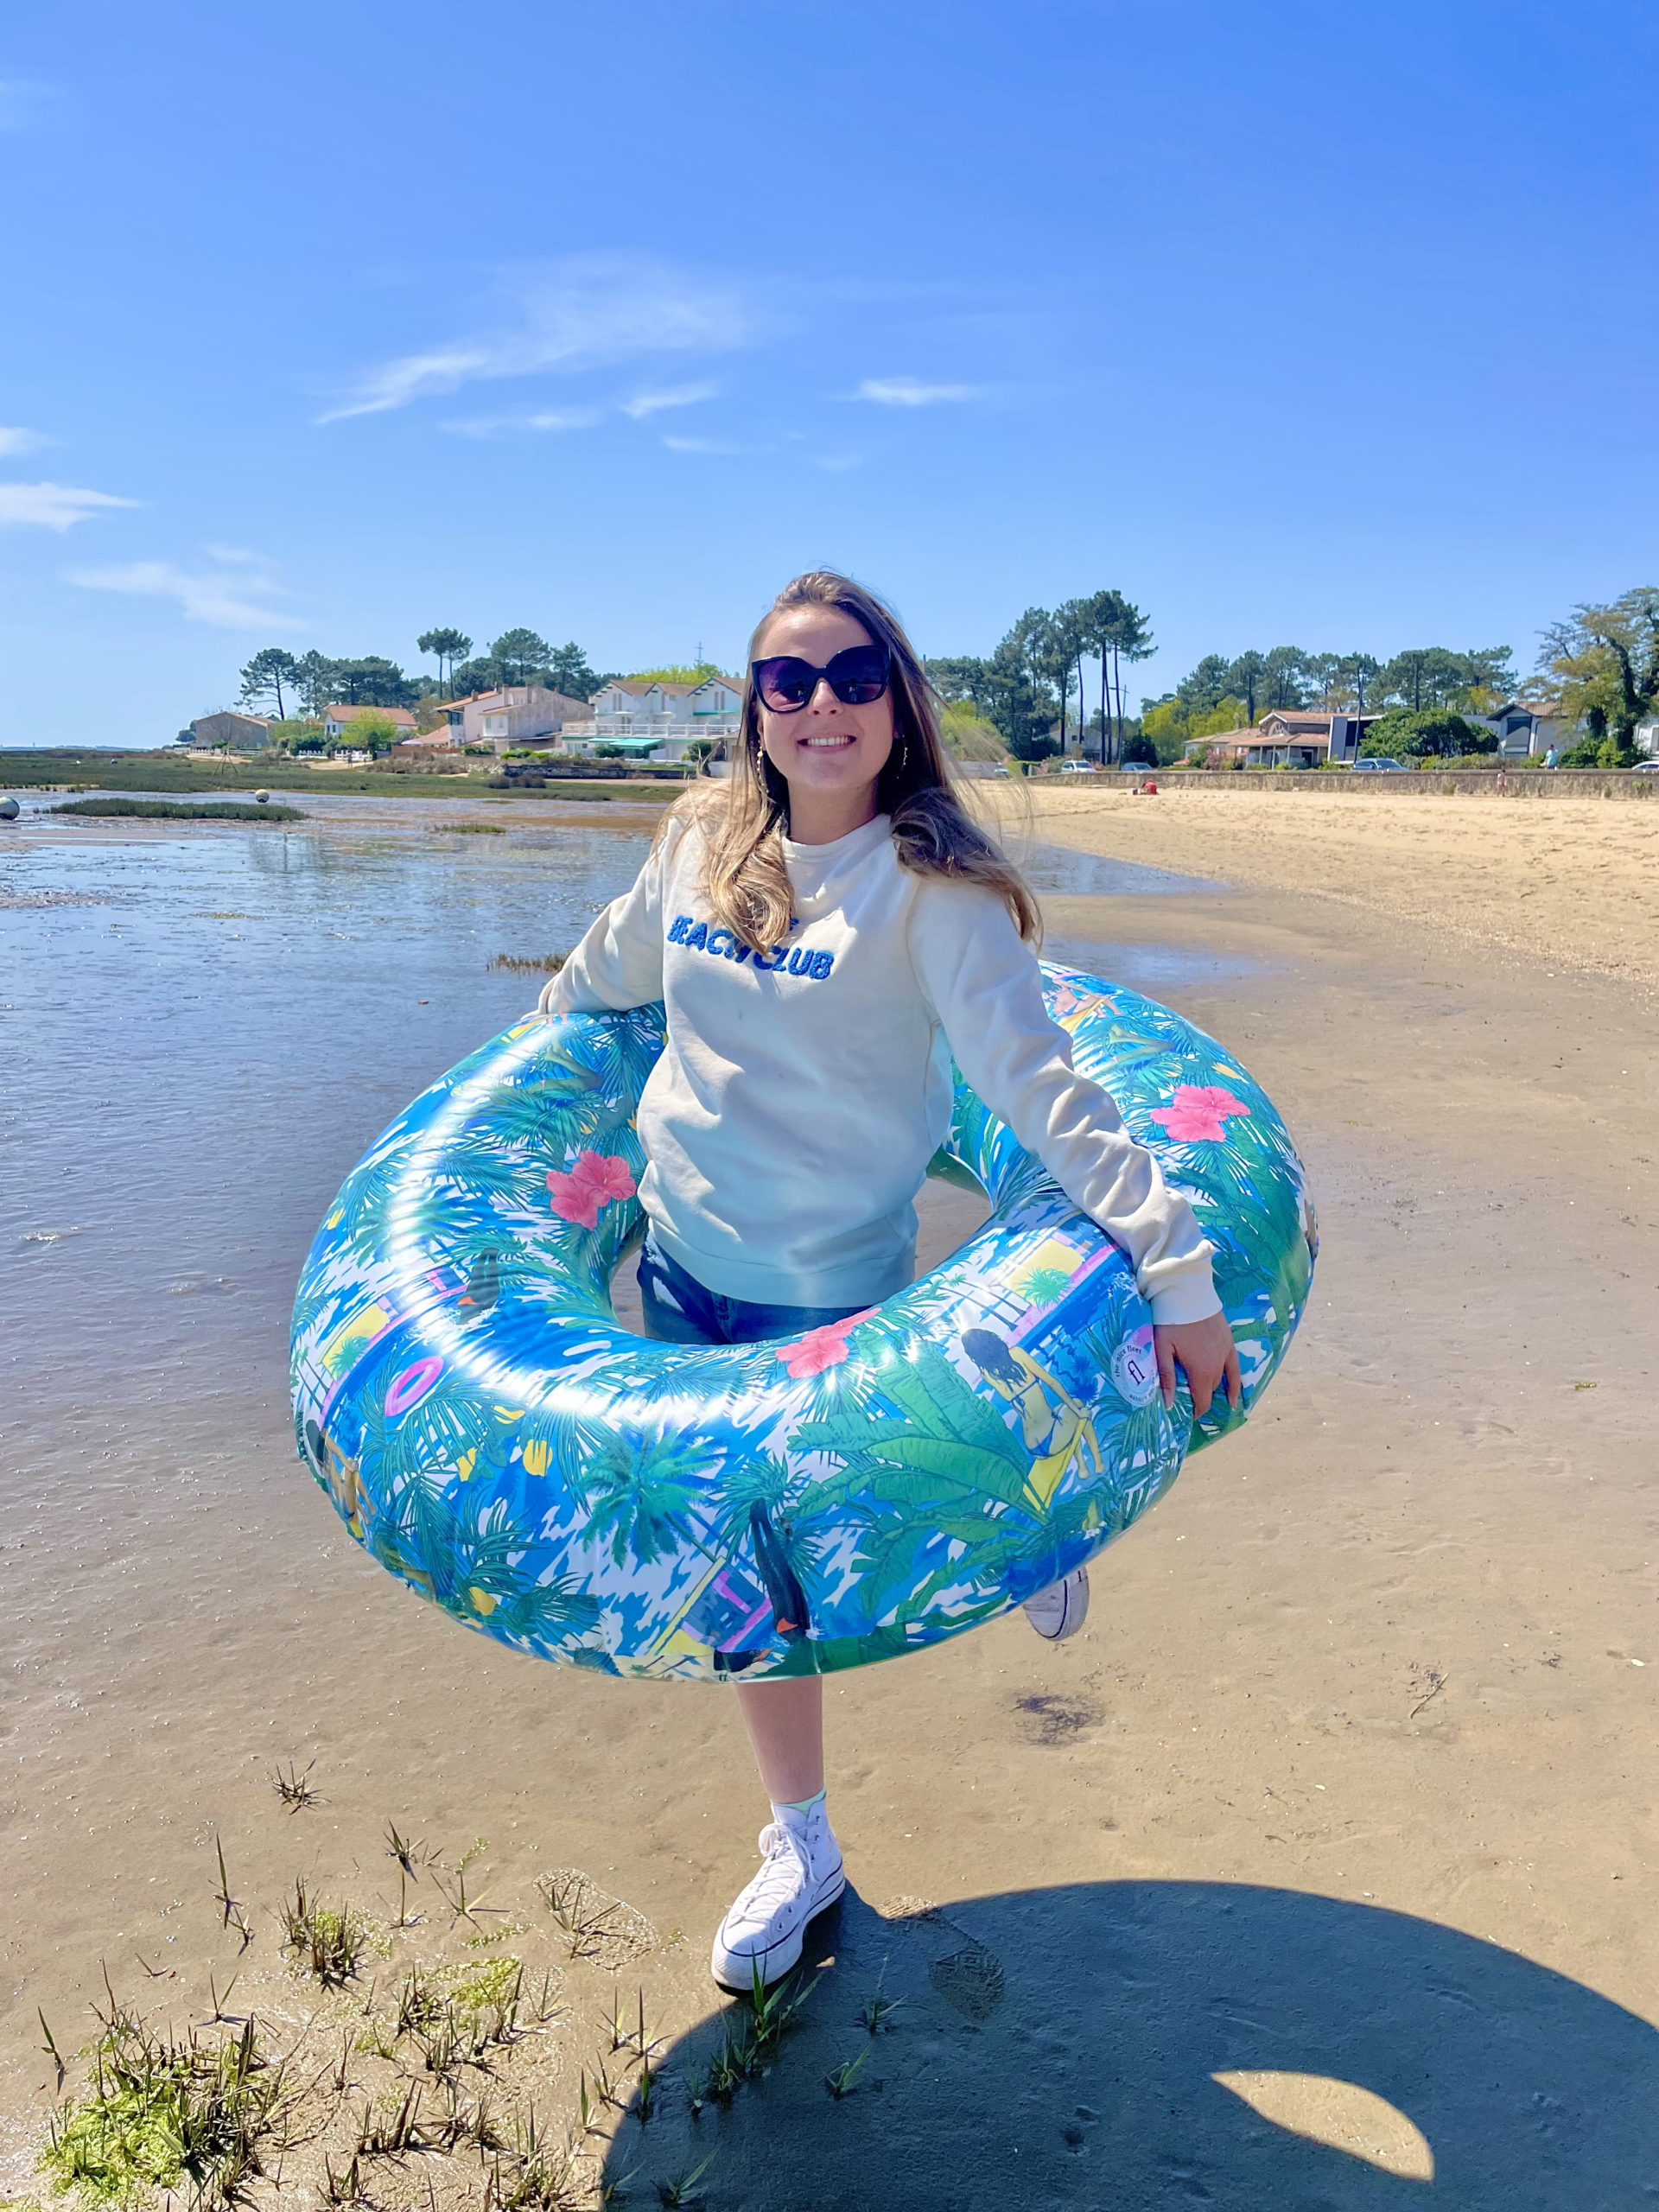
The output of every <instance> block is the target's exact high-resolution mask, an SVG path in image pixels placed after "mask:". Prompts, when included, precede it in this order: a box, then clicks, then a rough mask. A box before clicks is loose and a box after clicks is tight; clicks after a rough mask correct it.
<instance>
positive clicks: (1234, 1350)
mask: <svg viewBox="0 0 1659 2212" xmlns="http://www.w3.org/2000/svg"><path fill="white" fill-rule="evenodd" d="M1152 1341H1153V1346H1154V1351H1155V1352H1156V1355H1157V1360H1158V1382H1159V1385H1160V1388H1161V1389H1162V1391H1163V1394H1164V1404H1165V1406H1166V1408H1169V1407H1173V1405H1174V1403H1175V1369H1176V1365H1177V1363H1178V1362H1179V1364H1180V1366H1181V1367H1182V1368H1184V1369H1185V1372H1186V1387H1187V1389H1189V1390H1190V1391H1191V1392H1192V1412H1193V1414H1194V1416H1195V1417H1198V1418H1201V1417H1202V1416H1203V1415H1204V1414H1207V1413H1208V1412H1209V1410H1210V1403H1211V1399H1212V1398H1213V1397H1214V1396H1215V1395H1216V1389H1217V1385H1218V1384H1219V1383H1222V1382H1223V1381H1225V1383H1226V1385H1227V1402H1228V1404H1229V1405H1230V1407H1231V1408H1232V1409H1233V1411H1234V1412H1235V1413H1236V1412H1237V1411H1238V1404H1239V1400H1240V1398H1241V1397H1242V1396H1243V1390H1244V1383H1243V1376H1241V1375H1240V1373H1239V1371H1238V1346H1237V1345H1236V1344H1235V1343H1234V1342H1233V1332H1232V1331H1231V1330H1230V1328H1229V1327H1228V1325H1227V1319H1226V1316H1225V1315H1224V1314H1222V1313H1211V1314H1210V1315H1208V1316H1207V1317H1206V1318H1205V1319H1204V1320H1202V1321H1178V1322H1176V1323H1175V1324H1174V1325H1173V1326H1171V1327H1169V1328H1166V1329H1160V1328H1154V1331H1153V1332H1152Z"/></svg>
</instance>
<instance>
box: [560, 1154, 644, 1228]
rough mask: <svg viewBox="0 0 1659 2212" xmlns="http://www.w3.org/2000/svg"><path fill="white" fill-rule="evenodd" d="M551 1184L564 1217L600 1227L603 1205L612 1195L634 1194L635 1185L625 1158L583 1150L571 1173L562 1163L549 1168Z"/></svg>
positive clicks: (625, 1196)
mask: <svg viewBox="0 0 1659 2212" xmlns="http://www.w3.org/2000/svg"><path fill="white" fill-rule="evenodd" d="M547 1187H548V1189H549V1190H550V1192H552V1194H553V1211H554V1212H555V1213H556V1214H557V1215H558V1217H559V1218H560V1220H561V1221H574V1222H575V1224H576V1225H577V1227H578V1228H581V1229H597V1228H598V1226H599V1210H600V1208H601V1206H602V1205H607V1203H608V1202H609V1200H611V1199H612V1198H632V1196H633V1193H634V1187H635V1186H634V1180H633V1178H632V1175H630V1174H629V1173H628V1171H627V1169H626V1166H624V1165H623V1163H622V1162H621V1160H615V1159H613V1158H612V1156H611V1154H609V1153H607V1152H579V1153H578V1154H576V1157H575V1161H574V1163H573V1164H572V1166H571V1167H570V1169H569V1173H566V1172H565V1171H564V1170H563V1169H562V1168H558V1167H550V1168H549V1169H548V1171H547Z"/></svg>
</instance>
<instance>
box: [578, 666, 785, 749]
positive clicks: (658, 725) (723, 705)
mask: <svg viewBox="0 0 1659 2212" xmlns="http://www.w3.org/2000/svg"><path fill="white" fill-rule="evenodd" d="M742 703H743V679H742V677H738V676H718V675H716V676H706V677H703V678H702V682H701V683H675V682H673V681H671V680H670V679H668V678H666V677H652V678H651V679H649V680H646V679H645V678H644V677H618V678H617V679H616V681H615V682H614V683H607V685H606V686H605V688H604V690H602V691H600V692H598V693H596V694H595V695H594V701H593V704H592V707H591V709H590V715H591V719H589V720H588V721H581V722H576V723H574V724H573V723H570V722H567V723H566V724H565V726H564V729H563V732H562V734H561V738H560V742H561V743H562V744H563V746H564V747H566V748H567V749H569V751H572V752H580V753H591V752H592V750H593V748H594V745H595V744H596V743H603V742H605V741H607V740H609V741H634V740H637V739H643V738H648V737H649V738H654V739H655V740H656V744H655V746H654V747H653V750H654V752H655V753H657V755H658V757H659V758H660V759H664V760H679V759H680V758H681V756H682V755H683V753H684V752H685V749H686V747H687V746H689V745H690V744H691V743H692V741H694V740H695V739H696V738H700V737H701V738H716V739H718V738H722V737H731V736H734V734H736V730H737V724H738V715H739V710H740V709H741V706H742Z"/></svg>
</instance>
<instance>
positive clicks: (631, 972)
mask: <svg viewBox="0 0 1659 2212" xmlns="http://www.w3.org/2000/svg"><path fill="white" fill-rule="evenodd" d="M683 834H684V833H683V829H682V828H681V827H680V825H679V824H677V823H671V824H670V826H669V829H668V832H667V834H666V835H665V836H664V838H663V841H662V842H661V843H660V844H659V845H658V847H657V849H656V850H655V851H654V852H653V853H652V855H651V857H650V859H649V860H648V861H646V862H645V866H644V868H641V869H640V871H639V874H638V875H637V876H636V877H635V878H634V880H633V884H632V888H631V889H630V890H627V891H625V892H624V893H622V895H621V897H620V899H612V901H611V903H610V905H609V906H607V907H606V908H605V910H604V912H602V913H600V914H596V915H595V916H594V921H593V925H592V927H591V928H590V929H589V930H588V934H587V935H586V937H584V938H582V943H581V944H579V945H578V946H577V947H576V949H575V951H574V952H573V953H571V954H570V956H569V958H568V959H567V960H566V962H565V963H564V965H563V968H561V969H560V970H559V972H558V974H557V975H556V976H554V978H553V979H552V981H551V982H550V983H549V984H548V985H547V986H546V988H544V989H543V993H542V995H541V997H540V999H539V1000H538V1001H537V1004H538V1005H539V1007H540V1008H541V1011H542V1012H543V1014H545V1015H547V1017H548V1018H549V1020H551V1019H552V1018H553V1016H554V1015H556V1014H602V1013H604V1012H605V1011H607V1009H612V1010H615V1011H620V1010H621V1009H623V1008H625V1007H633V1006H649V1005H651V1003H652V1001H653V1000H655V999H659V998H661V996H662V995H663V880H664V873H665V871H666V869H667V866H668V861H669V857H670V855H671V852H672V851H673V849H674V847H675V846H676V845H677V843H678V842H679V840H680V838H681V836H683Z"/></svg>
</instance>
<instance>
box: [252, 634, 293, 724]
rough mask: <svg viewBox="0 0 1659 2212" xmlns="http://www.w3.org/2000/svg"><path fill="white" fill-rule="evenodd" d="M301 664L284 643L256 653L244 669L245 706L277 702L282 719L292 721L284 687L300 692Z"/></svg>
mask: <svg viewBox="0 0 1659 2212" xmlns="http://www.w3.org/2000/svg"><path fill="white" fill-rule="evenodd" d="M299 676H300V664H299V663H298V661H296V659H295V658H294V656H293V654H292V653H290V652H283V648H282V647H281V646H280V645H267V646H266V647H265V649H264V652H257V653H255V655H254V657H253V658H252V659H251V661H250V662H249V663H248V664H247V666H246V667H245V669H244V670H243V671H242V689H241V691H240V693H239V694H238V697H239V699H240V701H241V703H242V704H243V705H244V706H247V707H251V706H257V705H258V704H259V703H260V702H261V701H262V700H263V701H270V702H274V703H275V705H276V709H277V721H279V722H283V721H287V720H288V707H287V703H286V702H285V701H284V699H283V685H284V684H286V685H287V686H288V688H289V690H290V691H297V690H298V686H299Z"/></svg>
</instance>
